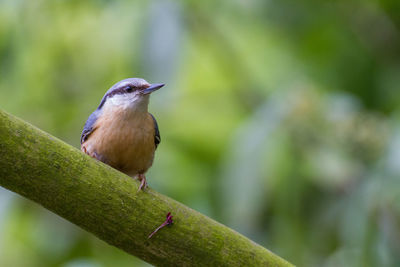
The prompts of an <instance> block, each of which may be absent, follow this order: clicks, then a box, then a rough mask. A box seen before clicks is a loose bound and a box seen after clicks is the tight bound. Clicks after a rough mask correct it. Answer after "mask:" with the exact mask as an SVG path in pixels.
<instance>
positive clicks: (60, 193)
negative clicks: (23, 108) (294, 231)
mask: <svg viewBox="0 0 400 267" xmlns="http://www.w3.org/2000/svg"><path fill="white" fill-rule="evenodd" d="M0 186H3V187H5V188H7V189H9V190H11V191H14V192H16V193H18V194H20V195H22V196H24V197H26V198H28V199H30V200H33V201H35V202H37V203H39V204H40V205H42V206H43V207H45V208H46V209H49V210H51V211H53V212H54V213H56V214H58V215H60V216H61V217H63V218H65V219H67V220H69V221H70V222H72V223H74V224H76V225H78V226H80V227H82V228H83V229H85V230H87V231H88V232H91V233H93V234H94V235H96V236H97V237H99V238H100V239H102V240H104V241H106V242H107V243H109V244H111V245H114V246H116V247H118V248H120V249H123V250H124V251H126V252H128V253H130V254H132V255H135V256H137V257H139V258H141V259H143V260H145V261H147V262H149V263H152V264H155V265H157V266H291V264H290V263H288V262H286V261H285V260H283V259H281V258H280V257H278V256H276V255H274V254H273V253H271V252H270V251H268V250H267V249H265V248H263V247H262V246H260V245H258V244H256V243H254V242H252V241H251V240H249V239H247V238H246V237H244V236H242V235H240V234H239V233H237V232H235V231H233V230H232V229H230V228H228V227H226V226H224V225H222V224H219V223H217V222H215V221H214V220H212V219H210V218H208V217H206V216H204V215H202V214H200V213H198V212H196V211H194V210H192V209H190V208H188V207H186V206H184V205H182V204H181V203H178V202H177V201H175V200H173V199H170V198H168V197H166V196H163V195H161V194H159V193H157V192H156V191H154V190H152V189H151V188H149V189H147V190H146V191H145V192H139V193H137V188H138V182H137V181H136V180H134V179H132V178H130V177H128V176H126V175H124V174H122V173H120V172H118V171H116V170H114V169H112V168H111V167H109V166H107V165H105V164H102V163H101V162H99V161H96V160H93V159H91V158H90V157H88V156H87V155H84V154H83V153H81V152H80V151H79V150H77V149H76V148H73V147H71V146H70V145H68V144H65V143H64V142H62V141H60V140H58V139H57V138H55V137H53V136H51V135H49V134H47V133H45V132H43V131H41V130H39V129H37V128H35V127H33V126H31V125H30V124H28V123H26V122H24V121H22V120H20V119H17V118H15V117H13V116H11V115H9V114H8V113H6V112H4V111H1V110H0ZM169 211H170V212H172V214H173V216H174V224H173V225H172V226H170V227H166V228H164V229H162V230H161V231H159V232H158V233H157V234H156V235H154V236H153V237H152V238H151V239H148V235H149V234H150V233H151V232H152V231H153V230H154V229H155V228H156V227H157V226H158V225H160V224H161V223H162V222H163V221H164V219H165V215H166V214H167V212H169Z"/></svg>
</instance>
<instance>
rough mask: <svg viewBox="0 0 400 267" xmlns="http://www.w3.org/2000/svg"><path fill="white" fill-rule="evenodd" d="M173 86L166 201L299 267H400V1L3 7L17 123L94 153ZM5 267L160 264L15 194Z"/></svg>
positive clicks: (155, 179)
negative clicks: (112, 107) (108, 98)
mask: <svg viewBox="0 0 400 267" xmlns="http://www.w3.org/2000/svg"><path fill="white" fill-rule="evenodd" d="M127 77H143V78H145V79H146V80H148V81H149V82H163V83H166V84H167V86H165V87H164V88H163V89H162V90H160V91H158V92H157V93H155V94H153V96H152V99H151V104H150V111H151V112H152V113H153V114H154V115H155V117H156V118H157V120H158V123H159V126H160V129H161V136H162V142H161V145H160V146H159V148H158V151H157V153H156V158H155V164H154V166H153V168H152V169H151V170H150V171H149V173H148V178H149V179H148V181H149V183H150V186H151V187H153V188H155V189H156V190H158V191H160V192H162V193H164V194H166V195H168V196H170V197H172V198H174V199H176V200H178V201H180V202H182V203H184V204H186V205H188V206H190V207H192V208H194V209H196V210H198V211H200V212H202V213H204V214H206V215H208V216H210V217H212V218H214V219H216V220H218V221H219V222H221V223H223V224H226V225H228V226H230V227H232V228H234V229H235V230H237V231H239V232H241V233H243V234H244V235H246V236H248V237H249V238H251V239H252V240H255V241H256V242H258V243H260V244H262V245H263V246H265V247H267V248H269V249H270V250H272V251H273V252H275V253H277V254H278V255H280V256H282V257H283V258H285V259H287V260H289V261H291V262H292V263H295V264H297V265H299V266H400V175H399V173H400V113H399V111H400V106H399V104H400V2H399V1H396V0H370V1H357V0H354V1H348V0H338V1H316V0H298V1H289V0H281V1H262V0H247V1H245V0H222V1H210V0H202V1H195V0H189V1H183V0H182V1H172V0H169V1H168V0H166V1H162V0H153V1H128V0H127V1H106V0H102V1H101V0H97V1H95V0H92V1H78V0H75V1H72V0H71V1H67V0H57V1H56V0H53V1H51V0H47V1H45V0H36V1H28V0H0V108H2V109H4V110H6V111H7V112H10V113H12V114H14V115H17V116H19V117H21V118H23V119H24V120H26V121H28V122H30V123H32V124H34V125H35V126H37V127H39V128H41V129H43V130H45V131H47V132H49V133H51V134H53V135H55V136H57V137H59V138H60V139H62V140H64V141H66V142H67V143H69V144H71V145H73V146H75V147H79V138H80V133H81V130H82V127H83V124H84V122H85V121H86V119H87V117H88V116H89V114H90V113H91V112H92V111H93V110H94V109H95V108H96V107H97V105H98V103H99V101H100V99H101V97H102V96H103V94H104V93H105V91H106V90H107V89H108V88H109V87H110V86H112V85H113V84H114V83H115V82H117V81H119V80H121V79H124V78H127ZM0 266H17V267H19V266H67V267H78V266H79V267H81V266H85V267H92V266H96V267H97V266H148V264H146V263H144V262H142V261H140V260H139V259H136V258H134V257H133V256H130V255H127V254H125V253H123V252H121V251H119V250H117V249H116V248H113V247H111V246H108V245H107V244H105V243H104V242H102V241H100V240H98V239H97V238H95V237H93V236H92V235H90V234H88V233H86V232H85V231H83V230H81V229H80V228H78V227H76V226H75V225H72V224H70V223H69V222H67V221H65V220H63V219H61V218H59V217H58V216H56V215H54V214H52V213H50V212H49V211H47V210H45V209H43V208H41V207H40V206H38V205H36V204H34V203H32V202H29V201H27V200H24V199H22V198H21V197H19V196H17V195H15V194H13V193H10V192H8V191H6V190H4V189H0Z"/></svg>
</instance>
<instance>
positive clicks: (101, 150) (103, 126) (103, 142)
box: [81, 78, 164, 190]
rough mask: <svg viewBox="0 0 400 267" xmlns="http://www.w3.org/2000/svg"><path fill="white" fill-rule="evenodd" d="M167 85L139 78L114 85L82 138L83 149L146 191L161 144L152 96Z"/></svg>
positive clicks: (91, 116) (104, 97) (90, 118)
mask: <svg viewBox="0 0 400 267" xmlns="http://www.w3.org/2000/svg"><path fill="white" fill-rule="evenodd" d="M163 86H164V84H161V83H156V84H149V83H148V82H147V81H145V80H143V79H139V78H129V79H125V80H122V81H120V82H118V83H116V84H115V85H114V86H112V87H111V88H110V89H109V90H108V91H107V92H106V94H105V95H104V96H103V98H102V99H101V102H100V105H99V106H98V108H97V109H96V110H95V111H94V112H93V113H92V114H91V115H90V116H89V118H88V120H87V121H86V123H85V126H84V128H83V131H82V135H81V150H82V151H83V152H84V153H86V154H88V155H89V156H91V157H93V158H96V159H98V160H100V161H102V162H104V163H106V164H108V165H110V166H111V167H113V168H115V169H117V170H120V171H122V172H124V173H126V174H128V175H129V176H132V177H134V176H137V177H138V180H139V181H141V183H140V187H139V190H141V189H142V188H146V186H147V182H146V176H145V173H146V171H147V170H148V169H149V168H150V166H151V165H152V163H153V159H154V152H155V150H156V148H157V146H158V144H159V143H160V141H161V138H160V132H159V130H158V125H157V121H156V119H155V118H154V117H153V115H151V114H150V113H148V111H147V107H148V104H149V98H150V94H151V93H152V92H154V91H156V90H158V89H160V88H161V87H163Z"/></svg>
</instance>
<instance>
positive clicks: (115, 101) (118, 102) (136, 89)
mask: <svg viewBox="0 0 400 267" xmlns="http://www.w3.org/2000/svg"><path fill="white" fill-rule="evenodd" d="M163 86H164V84H162V83H153V84H150V83H148V82H147V81H146V80H144V79H140V78H128V79H125V80H122V81H119V82H117V83H116V84H114V85H113V86H112V87H111V88H110V89H109V90H108V91H107V92H106V94H105V95H104V96H103V99H102V100H101V103H100V105H99V107H98V109H102V108H104V107H121V108H131V109H143V110H146V111H147V105H148V103H149V96H150V94H151V93H152V92H154V91H156V90H158V89H160V88H161V87H163Z"/></svg>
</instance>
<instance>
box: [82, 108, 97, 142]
mask: <svg viewBox="0 0 400 267" xmlns="http://www.w3.org/2000/svg"><path fill="white" fill-rule="evenodd" d="M98 117H99V111H98V110H96V111H94V112H93V113H92V114H90V116H89V118H88V119H87V121H86V123H85V126H83V131H82V134H81V144H82V143H83V142H85V141H86V140H87V139H88V137H89V135H90V134H91V133H92V132H93V131H94V124H95V123H96V121H97V118H98Z"/></svg>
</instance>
